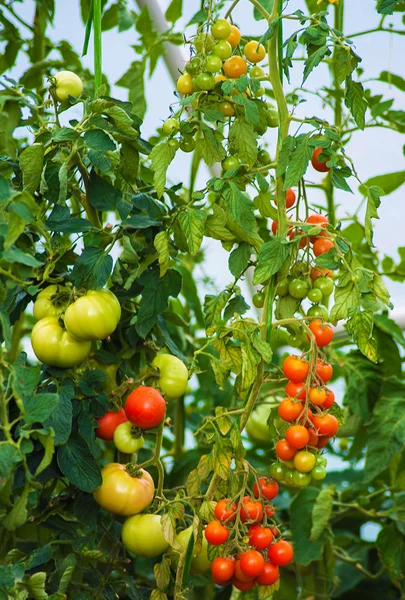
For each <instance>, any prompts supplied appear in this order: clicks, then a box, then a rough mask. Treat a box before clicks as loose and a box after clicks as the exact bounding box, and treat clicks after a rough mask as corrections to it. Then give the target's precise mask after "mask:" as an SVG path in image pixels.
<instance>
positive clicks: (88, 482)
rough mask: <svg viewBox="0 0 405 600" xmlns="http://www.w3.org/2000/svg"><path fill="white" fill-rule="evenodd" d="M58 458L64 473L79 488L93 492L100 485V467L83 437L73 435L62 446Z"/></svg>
mask: <svg viewBox="0 0 405 600" xmlns="http://www.w3.org/2000/svg"><path fill="white" fill-rule="evenodd" d="M57 459H58V465H59V468H60V470H61V471H62V473H63V474H64V475H65V477H67V479H68V480H69V481H70V482H71V483H72V484H73V485H74V486H76V487H77V488H79V490H83V491H84V492H93V491H94V490H96V489H97V488H98V487H100V485H101V483H102V478H101V471H100V468H99V466H98V465H97V463H96V462H95V461H94V458H93V456H92V455H91V453H90V450H89V448H88V446H87V444H86V442H85V441H84V440H83V439H82V438H81V437H74V438H73V437H71V438H70V439H69V440H68V442H67V443H66V444H64V445H63V446H60V447H59V448H58V454H57Z"/></svg>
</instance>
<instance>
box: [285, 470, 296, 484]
mask: <svg viewBox="0 0 405 600" xmlns="http://www.w3.org/2000/svg"><path fill="white" fill-rule="evenodd" d="M294 473H295V470H294V471H292V470H291V469H286V471H285V474H284V482H285V484H286V485H294Z"/></svg>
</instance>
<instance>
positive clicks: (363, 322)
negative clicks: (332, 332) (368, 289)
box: [346, 309, 377, 363]
mask: <svg viewBox="0 0 405 600" xmlns="http://www.w3.org/2000/svg"><path fill="white" fill-rule="evenodd" d="M349 315H350V318H349V320H348V321H347V323H346V327H347V331H348V332H349V334H350V335H351V336H352V338H353V340H354V342H355V343H356V344H357V346H358V348H359V350H360V352H362V354H364V356H366V357H367V358H368V359H369V360H371V361H372V362H374V363H376V362H377V343H376V341H375V339H374V338H373V337H372V336H373V325H374V319H373V313H372V312H371V311H361V310H360V309H351V310H350V311H349Z"/></svg>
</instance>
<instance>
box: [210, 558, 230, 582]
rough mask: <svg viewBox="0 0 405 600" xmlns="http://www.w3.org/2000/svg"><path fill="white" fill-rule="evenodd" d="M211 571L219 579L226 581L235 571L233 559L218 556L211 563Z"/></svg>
mask: <svg viewBox="0 0 405 600" xmlns="http://www.w3.org/2000/svg"><path fill="white" fill-rule="evenodd" d="M211 573H212V576H213V577H215V579H217V580H219V581H228V580H229V579H232V577H233V574H234V573H235V561H234V560H233V559H232V558H224V557H223V556H218V557H217V558H215V559H214V561H213V563H212V565H211Z"/></svg>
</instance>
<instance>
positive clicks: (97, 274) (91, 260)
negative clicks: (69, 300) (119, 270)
mask: <svg viewBox="0 0 405 600" xmlns="http://www.w3.org/2000/svg"><path fill="white" fill-rule="evenodd" d="M112 267H113V259H112V257H111V256H109V255H108V254H105V253H104V251H103V250H100V249H99V248H85V249H84V250H83V252H82V253H81V255H80V256H79V258H78V259H77V260H76V262H75V266H74V268H73V271H72V273H71V277H72V281H73V283H74V284H75V285H76V286H77V287H78V288H80V287H82V286H84V285H85V286H86V287H87V288H88V289H97V288H101V287H104V286H105V284H106V283H107V280H108V278H109V276H110V274H111V271H112Z"/></svg>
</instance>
